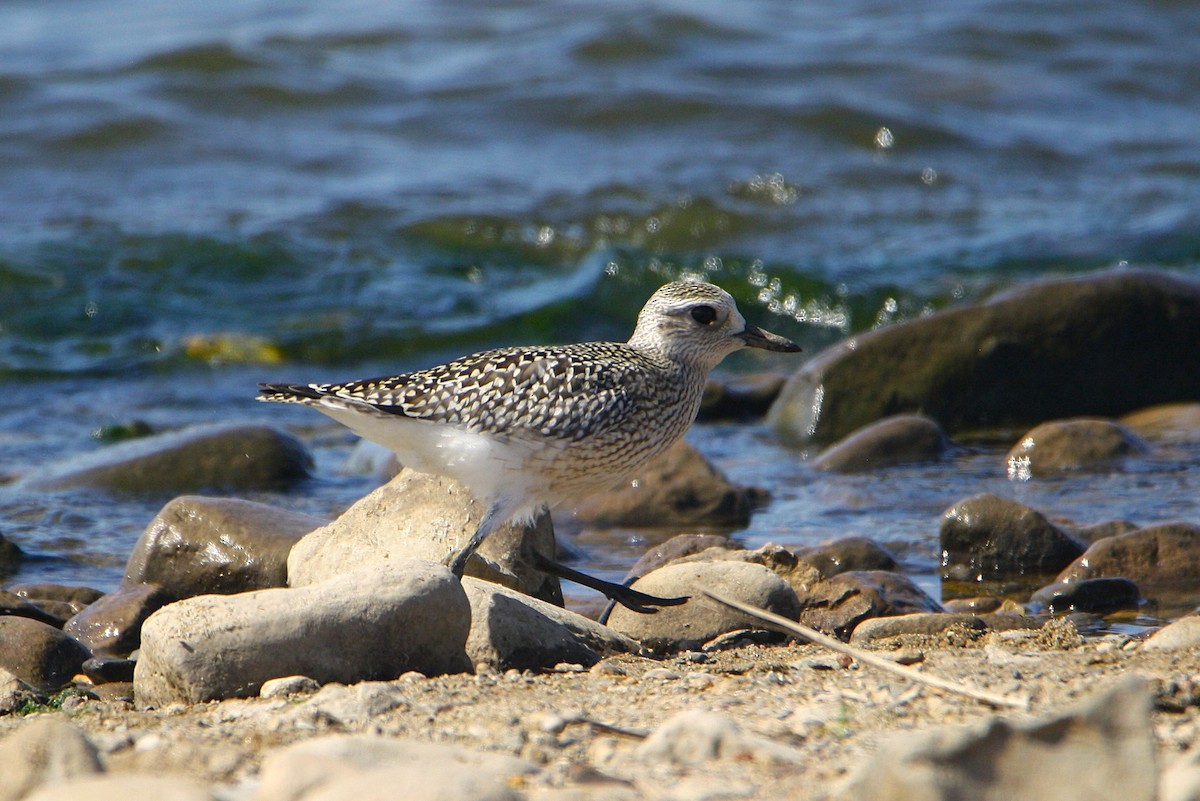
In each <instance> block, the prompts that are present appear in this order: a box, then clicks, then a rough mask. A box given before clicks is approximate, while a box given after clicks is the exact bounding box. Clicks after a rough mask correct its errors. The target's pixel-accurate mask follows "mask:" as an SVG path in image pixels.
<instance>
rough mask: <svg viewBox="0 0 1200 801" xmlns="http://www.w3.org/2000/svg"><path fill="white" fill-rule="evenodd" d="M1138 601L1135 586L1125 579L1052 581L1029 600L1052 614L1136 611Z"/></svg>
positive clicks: (1099, 613) (1139, 594)
mask: <svg viewBox="0 0 1200 801" xmlns="http://www.w3.org/2000/svg"><path fill="white" fill-rule="evenodd" d="M1141 599H1142V596H1141V593H1139V592H1138V587H1137V585H1136V584H1134V583H1133V582H1132V581H1130V580H1129V579H1127V578H1120V577H1112V578H1092V579H1082V580H1081V581H1072V582H1070V583H1065V584H1064V583H1062V582H1055V583H1054V584H1048V585H1046V586H1045V587H1042V588H1041V589H1040V590H1038V591H1037V592H1035V593H1034V594H1033V596H1032V597H1031V598H1030V599H1029V600H1030V602H1031V603H1032V604H1033V605H1034V606H1035V607H1041V608H1044V609H1048V610H1049V611H1051V612H1092V613H1095V614H1098V615H1103V614H1107V613H1108V612H1115V611H1117V610H1119V609H1137V607H1138V603H1139V602H1140V601H1141Z"/></svg>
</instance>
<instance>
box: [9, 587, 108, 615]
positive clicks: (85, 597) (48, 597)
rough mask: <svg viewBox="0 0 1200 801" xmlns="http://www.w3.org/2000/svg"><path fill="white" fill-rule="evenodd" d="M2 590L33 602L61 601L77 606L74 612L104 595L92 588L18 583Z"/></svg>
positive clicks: (102, 592) (101, 591)
mask: <svg viewBox="0 0 1200 801" xmlns="http://www.w3.org/2000/svg"><path fill="white" fill-rule="evenodd" d="M4 589H6V590H8V591H9V592H11V593H12V594H13V595H19V596H20V597H22V598H28V599H29V600H31V601H34V602H38V601H62V602H63V603H69V604H77V605H78V606H79V609H76V610H75V611H76V612H78V611H79V610H80V609H83V607H85V606H87V605H88V604H90V603H92V602H93V601H96V600H98V599H99V598H100V596H102V595H104V591H103V590H97V589H95V588H93V587H77V586H72V585H69V584H39V583H35V582H18V583H15V584H9V585H8V586H6V587H5V588H4Z"/></svg>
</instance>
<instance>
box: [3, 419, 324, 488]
mask: <svg viewBox="0 0 1200 801" xmlns="http://www.w3.org/2000/svg"><path fill="white" fill-rule="evenodd" d="M311 467H312V457H311V456H309V454H308V451H307V450H306V449H305V447H304V445H303V444H301V442H300V441H299V440H298V439H296V438H295V437H293V436H291V435H290V434H286V433H284V432H282V431H280V430H278V429H276V428H271V427H269V426H259V425H238V424H233V425H228V424H219V425H205V426H194V427H191V428H185V429H182V430H180V431H174V432H171V433H168V434H156V435H154V436H151V437H145V438H143V439H137V440H131V441H128V442H122V443H120V444H119V445H109V446H107V447H105V448H101V449H99V450H97V451H94V452H92V453H90V454H88V455H87V456H84V457H81V458H78V459H73V460H71V461H68V462H66V463H65V464H62V465H59V466H57V467H52V468H50V469H49V470H48V471H46V472H45V473H42V474H38V475H35V476H33V477H31V478H29V479H27V480H26V481H24V482H22V485H21V486H22V489H26V490H35V491H43V492H44V491H55V490H67V489H77V488H80V487H90V488H93V489H101V490H107V491H109V492H117V493H130V494H139V495H141V494H155V495H156V494H161V493H172V492H175V493H178V492H195V491H197V490H204V489H214V488H222V489H237V490H251V489H282V488H285V487H288V486H290V485H292V484H294V483H296V482H297V481H300V480H302V479H304V478H307V477H308V474H309V470H310V469H311Z"/></svg>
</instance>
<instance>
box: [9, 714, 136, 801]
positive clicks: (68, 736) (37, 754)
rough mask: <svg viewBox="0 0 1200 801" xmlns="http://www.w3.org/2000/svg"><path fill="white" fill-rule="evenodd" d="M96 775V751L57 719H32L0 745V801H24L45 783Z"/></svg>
mask: <svg viewBox="0 0 1200 801" xmlns="http://www.w3.org/2000/svg"><path fill="white" fill-rule="evenodd" d="M100 771H101V767H100V759H99V757H98V756H97V753H96V747H95V746H93V745H92V743H91V742H90V741H89V740H88V738H87V737H86V736H84V734H83V732H81V731H80V730H79V729H77V728H76V727H75V726H73V725H71V724H70V723H67V722H66V721H65V720H63V719H62V718H60V717H52V716H38V717H35V718H33V719H31V720H29V721H28V722H27V723H24V724H22V726H21V727H20V728H19V729H17V730H16V731H15V732H13V733H12V734H10V735H8V737H6V738H4V740H2V741H0V776H3V777H4V780H3V781H0V801H17V800H18V799H23V798H28V797H29V793H31V792H33V791H35V790H36V789H37V788H38V787H41V786H42V785H45V784H47V783H52V782H61V781H64V780H67V779H71V778H76V777H80V776H90V775H93V774H96V773H100ZM87 797H88V796H75V798H87ZM126 801H128V799H126Z"/></svg>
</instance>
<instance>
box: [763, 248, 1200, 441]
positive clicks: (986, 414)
mask: <svg viewBox="0 0 1200 801" xmlns="http://www.w3.org/2000/svg"><path fill="white" fill-rule="evenodd" d="M1197 342H1200V285H1197V284H1196V283H1193V282H1191V281H1187V280H1184V279H1181V278H1178V277H1176V276H1174V275H1171V274H1168V273H1160V272H1149V271H1136V270H1119V271H1112V272H1105V273H1098V274H1093V275H1088V276H1084V277H1081V278H1070V279H1065V280H1054V281H1046V282H1042V283H1036V284H1033V285H1030V286H1025V287H1022V288H1020V289H1018V290H1016V291H1013V292H1009V293H1004V294H1002V295H998V296H997V297H995V298H993V299H991V300H990V301H988V302H987V303H983V304H980V305H976V306H967V307H962V308H954V309H947V310H944V311H941V312H937V313H935V314H932V315H930V316H929V317H921V318H918V319H915V320H910V321H908V322H904V323H900V324H897V325H893V326H889V327H887V328H882V329H879V330H876V331H870V332H867V333H864V334H861V335H858V336H854V337H851V338H850V339H848V340H846V341H845V342H843V343H841V344H839V345H835V346H834V347H832V348H828V349H826V350H825V351H823V352H821V353H819V354H817V355H816V356H815V357H814V358H813V359H811V360H809V361H808V362H807V363H806V364H805V365H804V366H803V367H802V368H801V369H800V371H799V372H798V373H796V374H795V375H793V376H792V377H791V378H790V379H789V380H788V382H787V384H786V385H785V386H784V388H783V391H782V392H781V393H780V395H779V398H778V399H777V400H776V401H775V403H774V404H773V405H772V407H771V411H770V414H769V416H768V420H769V421H770V423H771V424H772V425H773V426H774V427H775V429H776V430H777V431H778V432H779V434H780V436H782V437H783V438H784V439H785V440H787V441H789V442H792V443H794V444H798V445H803V444H807V443H812V442H833V441H834V440H837V439H839V438H841V437H844V436H846V435H847V434H850V433H851V432H853V431H855V430H856V429H858V428H861V427H862V426H865V425H867V424H868V423H871V422H874V421H875V420H879V419H881V418H884V417H888V416H890V415H894V414H904V413H910V414H915V413H921V414H927V415H929V416H930V417H933V418H934V419H936V420H938V421H939V422H940V423H941V424H942V426H943V427H944V428H945V429H946V430H948V431H950V432H956V431H961V430H964V429H970V428H980V427H1000V426H1026V427H1027V426H1031V425H1036V424H1037V423H1040V422H1042V421H1044V420H1054V419H1059V418H1064V417H1077V416H1081V415H1091V416H1102V417H1115V416H1118V415H1121V414H1125V413H1126V412H1130V411H1133V410H1135V409H1140V408H1142V407H1145V406H1150V405H1152V404H1157V403H1165V402H1169V401H1176V400H1179V399H1181V398H1197V397H1200V348H1198V347H1196V343H1197Z"/></svg>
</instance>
